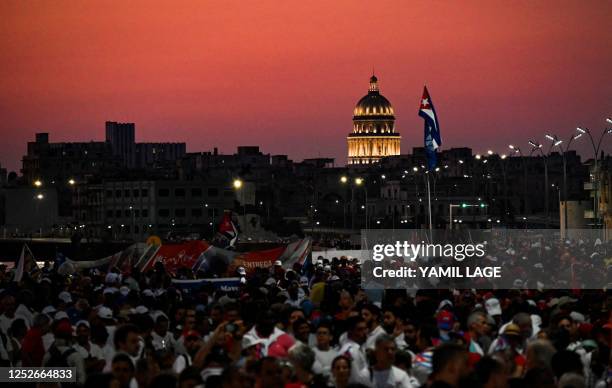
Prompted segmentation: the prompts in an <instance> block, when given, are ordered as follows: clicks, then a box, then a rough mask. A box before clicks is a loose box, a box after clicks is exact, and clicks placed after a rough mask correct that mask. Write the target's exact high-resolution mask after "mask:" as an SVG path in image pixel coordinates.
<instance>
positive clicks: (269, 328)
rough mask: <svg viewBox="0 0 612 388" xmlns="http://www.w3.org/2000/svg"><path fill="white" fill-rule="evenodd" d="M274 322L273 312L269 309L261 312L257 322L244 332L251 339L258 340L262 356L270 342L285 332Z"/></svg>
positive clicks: (265, 353) (265, 354) (266, 353)
mask: <svg viewBox="0 0 612 388" xmlns="http://www.w3.org/2000/svg"><path fill="white" fill-rule="evenodd" d="M275 323H276V319H275V318H274V314H273V313H272V312H271V311H266V312H264V313H262V316H261V317H260V318H259V320H258V322H257V324H255V325H254V326H253V327H252V328H251V330H249V331H248V332H247V333H246V334H245V336H248V337H251V338H252V339H253V340H256V341H260V343H261V352H262V354H263V355H264V356H267V355H268V347H269V346H270V345H271V344H272V342H274V341H276V339H277V338H278V337H280V336H281V335H283V334H286V333H285V332H284V331H282V330H280V329H279V328H277V327H276V326H275Z"/></svg>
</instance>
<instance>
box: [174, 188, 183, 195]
mask: <svg viewBox="0 0 612 388" xmlns="http://www.w3.org/2000/svg"><path fill="white" fill-rule="evenodd" d="M174 196H175V197H184V196H185V189H174Z"/></svg>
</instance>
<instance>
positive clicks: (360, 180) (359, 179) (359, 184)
mask: <svg viewBox="0 0 612 388" xmlns="http://www.w3.org/2000/svg"><path fill="white" fill-rule="evenodd" d="M355 184H356V185H357V186H361V185H362V184H363V178H355Z"/></svg>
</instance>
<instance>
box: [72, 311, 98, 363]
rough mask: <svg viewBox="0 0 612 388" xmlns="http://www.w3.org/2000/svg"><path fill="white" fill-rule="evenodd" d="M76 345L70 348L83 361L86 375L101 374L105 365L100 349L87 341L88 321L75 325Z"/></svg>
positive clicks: (88, 332)
mask: <svg viewBox="0 0 612 388" xmlns="http://www.w3.org/2000/svg"><path fill="white" fill-rule="evenodd" d="M75 327H76V343H75V344H74V345H73V346H72V347H73V348H74V350H76V351H77V352H78V353H79V354H80V355H81V356H82V357H83V360H85V370H86V371H88V373H94V372H102V370H103V369H104V366H105V364H106V360H105V359H104V353H103V352H102V349H101V348H100V347H99V346H98V345H96V344H94V343H91V341H90V340H89V335H90V330H91V327H90V325H89V322H88V321H85V320H81V321H78V322H77V323H76V325H75Z"/></svg>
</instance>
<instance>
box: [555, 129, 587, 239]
mask: <svg viewBox="0 0 612 388" xmlns="http://www.w3.org/2000/svg"><path fill="white" fill-rule="evenodd" d="M583 134H584V133H582V132H580V131H578V133H577V134H575V135H572V136H571V137H570V139H569V140H568V141H567V143H566V145H565V149H564V148H563V145H562V144H563V140H560V139H559V137H558V136H557V135H550V134H547V135H546V138H547V139H548V140H550V141H551V142H552V143H553V147H558V148H559V150H560V151H561V157H562V160H563V201H564V206H563V225H559V226H560V227H561V228H562V230H563V232H564V234H565V233H567V157H566V155H565V154H566V153H567V152H568V151H569V148H570V146H571V145H572V142H573V141H574V140H576V139H578V138H580V137H581V136H582V135H583ZM559 206H561V200H559Z"/></svg>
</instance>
